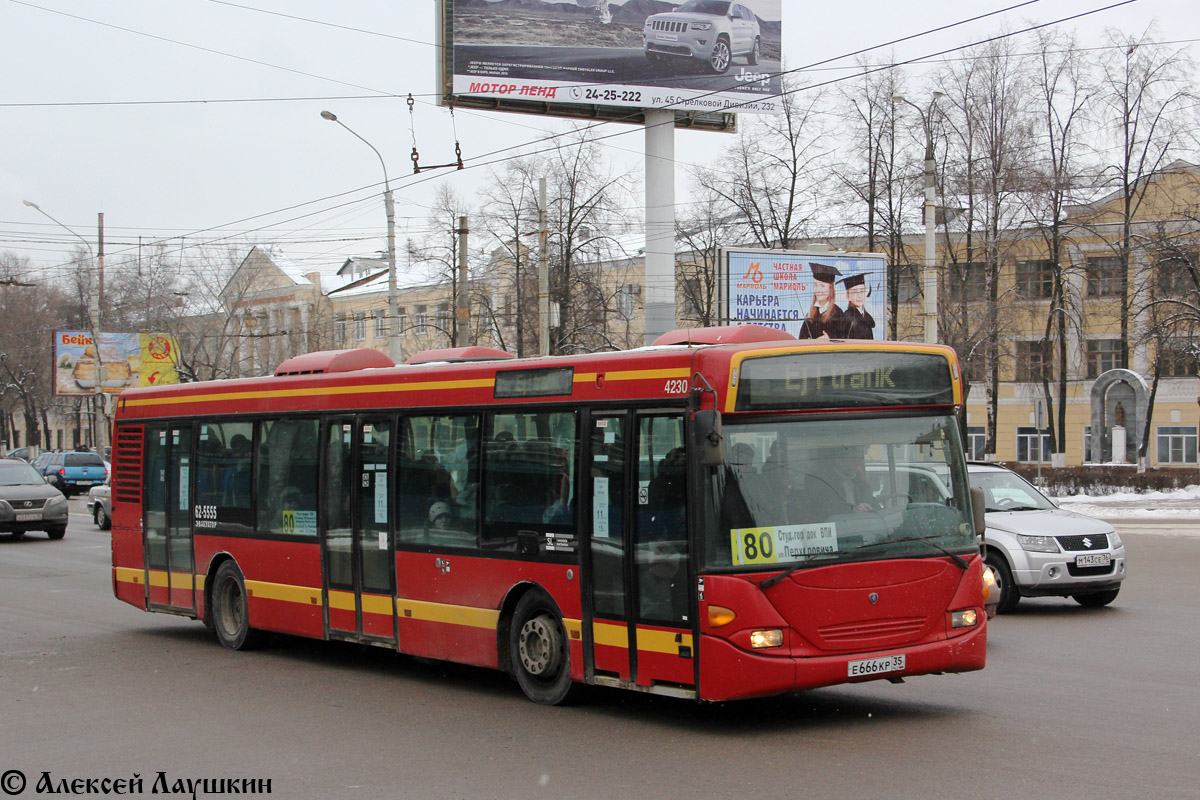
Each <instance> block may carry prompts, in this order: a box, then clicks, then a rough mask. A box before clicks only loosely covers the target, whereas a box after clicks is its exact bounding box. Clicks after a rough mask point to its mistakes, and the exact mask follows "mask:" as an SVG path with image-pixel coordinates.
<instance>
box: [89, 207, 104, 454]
mask: <svg viewBox="0 0 1200 800" xmlns="http://www.w3.org/2000/svg"><path fill="white" fill-rule="evenodd" d="M97 228H98V236H99V247H98V249H97V250H96V253H97V256H96V281H95V282H94V283H93V284H92V290H91V291H90V292H88V306H89V309H88V316H90V317H91V323H92V346H93V347H95V348H96V386H95V387H94V389H93V392H94V394H93V397H92V447H94V448H95V449H96V452H97V453H103V452H104V450H103V447H104V428H105V414H104V378H105V373H104V356H103V355H101V349H100V331H101V324H100V305H101V298H102V297H103V296H104V212H103V211H101V212H100V213H99V216H98V223H97Z"/></svg>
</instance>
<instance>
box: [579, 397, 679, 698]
mask: <svg viewBox="0 0 1200 800" xmlns="http://www.w3.org/2000/svg"><path fill="white" fill-rule="evenodd" d="M591 426H592V429H591V437H590V438H591V448H590V456H589V457H590V459H591V465H590V466H591V482H592V487H591V488H592V538H591V554H590V555H591V576H590V587H591V599H592V615H593V618H592V647H593V665H594V668H595V671H596V673H597V675H600V676H608V677H611V678H617V679H618V680H621V681H626V682H632V683H636V684H637V685H639V686H652V685H657V686H660V687H671V686H674V687H683V688H690V687H692V686H694V685H695V669H694V663H695V662H694V659H693V653H694V643H693V630H692V629H693V624H692V622H691V619H690V614H689V610H688V604H689V594H688V587H689V586H690V585H691V584H690V582H689V579H688V570H689V564H688V539H687V513H686V509H687V502H686V498H687V483H686V472H685V458H684V453H685V451H684V449H683V447H682V445H683V415H682V414H681V413H678V412H639V413H621V414H611V415H607V414H598V415H595V416H593V417H592V422H591Z"/></svg>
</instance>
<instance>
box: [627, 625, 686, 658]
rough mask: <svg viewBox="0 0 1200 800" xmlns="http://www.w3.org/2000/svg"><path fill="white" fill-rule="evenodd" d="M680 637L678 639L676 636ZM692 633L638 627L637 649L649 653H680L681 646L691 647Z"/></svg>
mask: <svg viewBox="0 0 1200 800" xmlns="http://www.w3.org/2000/svg"><path fill="white" fill-rule="evenodd" d="M676 636H678V637H679V639H678V640H676V639H675V637H676ZM691 646H692V635H691V634H690V633H684V634H679V633H676V632H675V631H654V630H650V629H649V628H638V629H637V649H638V650H645V651H646V652H648V653H669V654H670V655H673V656H674V655H679V648H681V647H691Z"/></svg>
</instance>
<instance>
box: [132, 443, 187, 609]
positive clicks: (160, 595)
mask: <svg viewBox="0 0 1200 800" xmlns="http://www.w3.org/2000/svg"><path fill="white" fill-rule="evenodd" d="M144 463H145V464H146V468H145V470H144V478H145V481H146V485H145V486H144V487H143V493H142V496H143V497H144V498H145V500H144V506H143V509H142V511H143V513H142V519H143V525H142V530H143V536H144V537H145V552H146V601H147V605H148V606H149V607H151V608H154V609H157V610H160V611H164V610H165V611H194V610H195V608H196V592H195V581H196V578H195V569H194V568H193V565H192V519H191V496H190V489H191V477H192V426H191V425H171V426H166V427H164V426H152V427H148V428H147V429H146V455H145V462H144Z"/></svg>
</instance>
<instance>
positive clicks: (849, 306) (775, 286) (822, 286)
mask: <svg viewBox="0 0 1200 800" xmlns="http://www.w3.org/2000/svg"><path fill="white" fill-rule="evenodd" d="M721 265H722V270H721V272H722V276H723V279H722V287H721V290H722V295H723V302H722V313H723V316H724V321H726V322H728V323H729V324H733V325H738V324H743V323H754V324H758V325H766V326H768V327H771V328H778V329H779V330H783V331H787V332H788V333H790V334H792V335H793V336H795V337H796V338H798V339H821V340H827V339H876V340H878V339H884V338H886V330H887V325H886V320H887V317H886V315H887V303H886V302H885V298H886V297H887V259H886V258H885V257H884V256H883V255H881V254H879V253H847V252H844V251H839V250H812V251H804V250H751V249H744V250H743V249H736V250H735V249H730V250H722V251H721Z"/></svg>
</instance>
